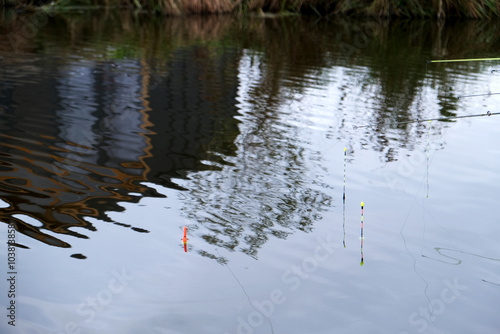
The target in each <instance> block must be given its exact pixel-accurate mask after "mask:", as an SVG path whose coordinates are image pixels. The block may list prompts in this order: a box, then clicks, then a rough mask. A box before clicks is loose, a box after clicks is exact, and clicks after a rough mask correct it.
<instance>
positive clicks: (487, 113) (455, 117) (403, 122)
mask: <svg viewBox="0 0 500 334" xmlns="http://www.w3.org/2000/svg"><path fill="white" fill-rule="evenodd" d="M496 115H500V112H491V111H487V112H486V113H485V114H475V115H462V116H450V117H438V118H429V119H416V120H413V121H402V122H396V123H394V124H396V125H398V124H410V123H423V122H428V121H448V120H451V119H458V118H469V117H481V116H496ZM372 126H375V125H373V124H369V125H359V126H358V125H353V126H352V128H353V129H359V128H368V127H372Z"/></svg>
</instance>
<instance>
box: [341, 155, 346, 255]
mask: <svg viewBox="0 0 500 334" xmlns="http://www.w3.org/2000/svg"><path fill="white" fill-rule="evenodd" d="M346 165H347V147H344V195H343V196H342V203H343V204H342V207H343V210H342V215H343V221H344V223H343V225H342V227H343V229H344V240H343V243H344V248H345V171H346Z"/></svg>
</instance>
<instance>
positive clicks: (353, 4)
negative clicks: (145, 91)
mask: <svg viewBox="0 0 500 334" xmlns="http://www.w3.org/2000/svg"><path fill="white" fill-rule="evenodd" d="M0 1H1V2H2V8H3V9H4V10H5V9H7V8H15V9H18V10H26V11H33V10H37V9H38V8H41V7H50V8H52V9H55V10H59V11H67V10H74V9H83V8H95V7H96V6H105V7H110V6H112V7H120V8H130V9H133V10H145V11H150V12H155V13H159V14H162V15H171V16H179V15H190V14H226V13H253V12H255V13H258V14H259V15H264V12H266V13H274V14H276V13H278V14H290V13H293V14H304V15H317V16H331V15H344V16H350V17H366V16H376V17H384V18H389V17H400V18H446V17H448V18H469V19H493V18H500V2H499V1H496V0H0Z"/></svg>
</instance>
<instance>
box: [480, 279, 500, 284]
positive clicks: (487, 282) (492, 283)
mask: <svg viewBox="0 0 500 334" xmlns="http://www.w3.org/2000/svg"><path fill="white" fill-rule="evenodd" d="M481 280H482V281H483V282H486V283H490V284H493V285H498V286H500V283H494V282H492V281H487V280H485V279H481Z"/></svg>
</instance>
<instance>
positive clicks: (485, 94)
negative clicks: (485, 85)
mask: <svg viewBox="0 0 500 334" xmlns="http://www.w3.org/2000/svg"><path fill="white" fill-rule="evenodd" d="M498 94H500V93H484V94H474V95H462V96H459V97H458V98H459V99H462V98H464V97H477V96H490V95H498Z"/></svg>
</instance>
